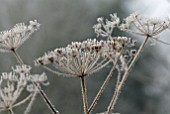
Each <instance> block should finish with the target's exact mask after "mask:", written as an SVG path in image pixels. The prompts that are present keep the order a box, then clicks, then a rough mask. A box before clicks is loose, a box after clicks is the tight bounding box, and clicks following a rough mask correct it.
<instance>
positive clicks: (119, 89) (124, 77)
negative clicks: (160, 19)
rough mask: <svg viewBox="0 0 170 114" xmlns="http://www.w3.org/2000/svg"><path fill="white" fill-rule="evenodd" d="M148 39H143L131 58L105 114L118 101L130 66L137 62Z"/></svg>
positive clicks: (110, 110) (108, 112)
mask: <svg viewBox="0 0 170 114" xmlns="http://www.w3.org/2000/svg"><path fill="white" fill-rule="evenodd" d="M148 38H149V37H148V36H147V37H146V38H145V39H144V41H143V43H142V44H141V46H140V48H139V50H138V52H137V53H136V55H135V57H134V58H133V60H132V62H131V64H130V65H129V67H128V69H127V70H126V71H125V73H124V75H123V77H122V80H121V82H120V84H119V86H118V88H117V90H116V92H115V93H114V95H113V97H112V100H111V102H110V104H109V106H108V109H107V113H106V114H110V113H111V112H112V110H113V109H114V106H115V104H116V101H117V99H118V97H119V94H120V91H121V89H122V87H123V84H124V83H125V81H126V79H127V76H128V74H129V72H130V70H131V68H132V66H133V65H134V64H135V63H136V61H137V59H138V57H139V55H140V53H141V51H142V49H143V48H144V46H145V44H146V42H147V40H148Z"/></svg>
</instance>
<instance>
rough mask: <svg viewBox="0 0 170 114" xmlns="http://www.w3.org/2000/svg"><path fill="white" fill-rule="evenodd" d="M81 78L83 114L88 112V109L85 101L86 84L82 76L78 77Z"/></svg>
mask: <svg viewBox="0 0 170 114" xmlns="http://www.w3.org/2000/svg"><path fill="white" fill-rule="evenodd" d="M80 80H81V89H82V97H83V105H84V106H83V107H84V114H89V113H88V112H87V109H88V102H87V95H86V85H85V80H84V76H83V77H80Z"/></svg>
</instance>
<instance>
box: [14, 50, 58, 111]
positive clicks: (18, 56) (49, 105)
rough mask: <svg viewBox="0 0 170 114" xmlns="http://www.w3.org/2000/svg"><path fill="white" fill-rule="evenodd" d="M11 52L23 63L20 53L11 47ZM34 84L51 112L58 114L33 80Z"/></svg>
mask: <svg viewBox="0 0 170 114" xmlns="http://www.w3.org/2000/svg"><path fill="white" fill-rule="evenodd" d="M12 52H13V53H14V55H15V57H16V59H17V61H18V63H19V64H21V65H22V64H24V62H23V61H22V59H21V57H20V55H19V54H18V53H17V52H16V51H15V50H14V49H13V50H12ZM33 84H34V86H35V87H37V88H38V90H39V92H40V95H41V96H42V98H43V100H44V101H45V102H46V105H47V106H48V107H49V108H50V110H51V112H52V113H53V114H59V111H57V110H56V109H55V107H54V105H53V104H52V103H51V101H50V100H49V98H48V97H47V95H46V94H45V92H44V91H43V90H42V89H41V87H40V86H39V85H38V84H36V83H35V82H33Z"/></svg>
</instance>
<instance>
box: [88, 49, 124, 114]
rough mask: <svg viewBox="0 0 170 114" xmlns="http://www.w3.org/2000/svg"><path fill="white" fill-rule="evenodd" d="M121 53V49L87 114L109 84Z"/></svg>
mask: <svg viewBox="0 0 170 114" xmlns="http://www.w3.org/2000/svg"><path fill="white" fill-rule="evenodd" d="M122 52H123V49H122V51H121V53H120V55H119V56H118V58H117V60H116V61H115V63H114V66H113V67H112V69H111V70H110V72H109V74H108V76H107V77H106V79H105V81H104V82H103V84H102V86H101V87H100V90H99V91H98V93H97V95H96V96H95V98H94V100H93V102H92V104H91V105H90V108H89V109H88V112H89V113H90V112H91V111H92V109H93V108H94V107H95V105H96V104H97V101H98V100H99V98H100V95H101V94H102V92H103V90H104V89H105V87H106V85H107V83H108V82H109V79H110V78H111V77H112V74H113V72H114V70H115V68H116V65H117V62H118V61H119V58H120V56H121V54H122Z"/></svg>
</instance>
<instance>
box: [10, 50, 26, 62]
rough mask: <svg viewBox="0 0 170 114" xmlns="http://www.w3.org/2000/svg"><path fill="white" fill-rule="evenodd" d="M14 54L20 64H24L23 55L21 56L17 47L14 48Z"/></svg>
mask: <svg viewBox="0 0 170 114" xmlns="http://www.w3.org/2000/svg"><path fill="white" fill-rule="evenodd" d="M12 52H13V54H14V56H15V57H16V59H17V61H18V63H19V64H24V62H23V61H22V59H21V57H20V56H19V54H18V53H17V51H16V50H15V49H13V50H12Z"/></svg>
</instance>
